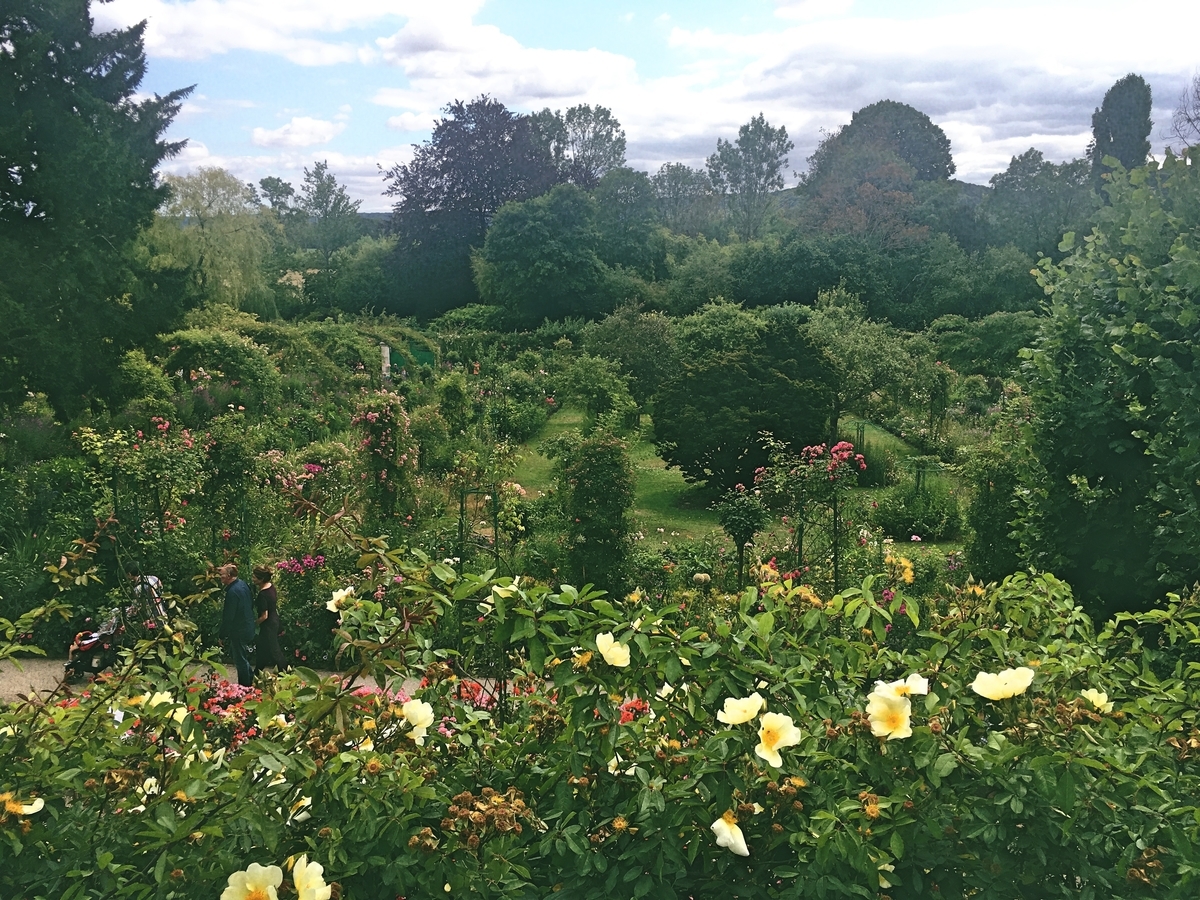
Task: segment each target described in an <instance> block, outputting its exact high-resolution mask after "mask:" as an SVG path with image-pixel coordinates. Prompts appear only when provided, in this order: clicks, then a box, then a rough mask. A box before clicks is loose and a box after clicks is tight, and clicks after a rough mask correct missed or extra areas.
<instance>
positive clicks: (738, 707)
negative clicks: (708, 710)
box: [717, 691, 767, 725]
mask: <svg viewBox="0 0 1200 900" xmlns="http://www.w3.org/2000/svg"><path fill="white" fill-rule="evenodd" d="M766 708H767V701H766V700H764V699H763V698H762V695H761V694H759V693H758V691H755V692H754V693H753V694H751V695H750V696H749V697H742V698H738V697H726V698H725V708H724V709H722V710H721V711H720V712H719V713H717V721H718V722H724V723H725V724H726V725H741V724H742V723H744V722H749V721H750V720H751V719H753V718H754V717H755V716H757V715H758V714H759V713H760V712H762V711H763V710H764V709H766Z"/></svg>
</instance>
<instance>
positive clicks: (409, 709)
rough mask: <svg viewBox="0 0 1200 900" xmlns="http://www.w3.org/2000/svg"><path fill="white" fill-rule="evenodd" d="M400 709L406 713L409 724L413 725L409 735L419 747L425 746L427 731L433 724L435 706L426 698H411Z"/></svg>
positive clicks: (405, 716)
mask: <svg viewBox="0 0 1200 900" xmlns="http://www.w3.org/2000/svg"><path fill="white" fill-rule="evenodd" d="M400 710H401V712H403V713H404V718H405V719H407V720H408V724H409V725H411V726H412V731H410V732H409V733H408V736H409V737H410V738H412V739H413V740H414V741H415V742H416V744H417V746H418V747H422V746H424V745H425V733H426V731H427V730H428V728H429V726H430V725H432V724H433V707H432V706H430V705H429V704H428V703H426V702H425V701H424V700H409V701H408V702H407V703H405V704H404V705H403V706H402V707H400Z"/></svg>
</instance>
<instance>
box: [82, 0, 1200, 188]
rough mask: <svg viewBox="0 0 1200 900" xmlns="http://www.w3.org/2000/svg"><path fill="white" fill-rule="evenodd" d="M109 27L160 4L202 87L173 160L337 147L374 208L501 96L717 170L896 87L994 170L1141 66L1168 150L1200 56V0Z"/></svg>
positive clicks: (111, 19) (493, 3)
mask: <svg viewBox="0 0 1200 900" xmlns="http://www.w3.org/2000/svg"><path fill="white" fill-rule="evenodd" d="M92 15H93V17H94V19H95V21H96V27H97V29H104V30H106V29H109V28H115V27H124V26H127V25H131V24H133V23H136V22H139V21H141V20H146V21H147V23H148V25H147V31H146V51H147V56H148V58H149V67H148V71H147V75H146V78H145V79H144V81H143V82H142V91H143V92H144V93H147V94H155V93H157V94H165V93H168V92H169V91H172V90H174V89H176V88H180V87H185V86H188V85H194V86H195V89H194V91H193V93H192V95H191V96H190V97H189V98H188V100H187V101H186V102H185V103H184V106H183V109H182V110H181V112H180V114H179V116H178V117H177V118H176V120H175V122H174V124H173V125H172V127H171V130H170V132H169V133H168V137H169V138H170V139H172V140H179V139H183V138H186V139H187V141H188V143H187V146H186V148H185V149H184V150H183V151H182V152H181V153H180V154H179V155H178V156H177V157H176V158H175V159H173V160H171V161H170V162H168V163H166V164H164V166H163V169H164V170H165V171H168V172H175V173H186V172H189V171H194V170H195V169H196V168H198V167H200V166H220V167H223V168H226V169H228V170H230V171H231V172H233V173H234V174H236V175H237V176H238V177H240V178H242V179H243V180H245V181H252V182H257V181H258V180H259V179H260V178H263V177H265V176H267V175H277V176H279V177H281V178H283V179H284V180H286V181H290V182H291V183H292V184H293V185H296V186H299V184H300V182H301V180H302V178H303V170H304V168H305V167H306V166H311V165H312V164H313V162H314V161H317V160H325V161H327V162H328V164H329V168H330V171H332V172H333V173H334V174H335V175H336V176H337V178H338V180H339V181H341V182H342V183H343V184H345V185H347V187H348V189H349V191H350V193H351V194H352V196H354V197H355V198H357V199H360V200H361V201H362V207H361V208H362V209H363V210H364V211H384V210H387V209H389V208H390V206H391V203H390V201H389V199H388V198H387V197H386V196H384V194H383V188H384V185H385V182H384V179H383V178H382V177H381V167H382V170H386V169H388V168H390V167H392V166H394V165H396V164H397V163H404V162H407V161H408V160H409V159H410V158H411V156H412V148H413V145H414V144H418V143H421V142H423V141H425V140H427V139H428V137H429V134H430V132H431V130H432V128H433V125H434V123H435V121H436V120H437V118H438V117H439V115H440V114H441V110H442V109H443V108H444V107H445V106H446V104H448V103H450V102H452V101H454V100H470V99H472V98H474V97H477V96H479V95H480V94H489V95H491V96H492V97H494V98H496V99H499V100H501V101H502V102H504V103H505V104H506V105H507V106H508V107H509V108H510V109H513V110H515V111H518V112H532V111H536V110H540V109H544V108H546V107H549V108H551V109H556V110H566V109H567V108H569V107H571V106H574V105H577V104H581V103H589V104H592V105H593V106H595V105H601V106H605V107H607V108H608V109H610V110H611V111H612V113H613V115H614V116H616V118H617V119H619V120H620V122H621V124H622V126H623V127H624V129H625V133H626V137H627V140H628V148H627V153H626V156H627V159H628V162H629V165H631V166H633V167H634V168H636V169H641V170H643V171H647V172H650V173H651V174H653V173H654V172H655V171H657V169H658V168H659V166H661V165H662V164H664V163H668V162H683V163H687V164H688V165H691V166H694V167H701V166H703V164H704V160H705V159H706V158H707V157H708V156H709V154H711V153H712V152H713V151H714V150H715V149H716V143H717V139H718V138H725V139H726V140H733V139H735V138H736V137H737V131H738V127H739V126H740V125H742V124H745V123H746V122H748V121H749V120H750V119H751V118H752V117H753V116H755V115H757V114H759V113H763V114H765V116H766V118H767V121H768V122H769V123H770V124H772V125H775V126H779V125H783V126H785V127H786V128H787V131H788V135H789V137H790V138H791V139H792V141H793V142H794V143H795V149H794V150H793V151H792V152H791V154H790V155H789V163H788V166H787V172H788V174H789V182H795V180H796V173H799V172H803V171H804V170H805V169H806V168H807V163H806V162H805V160H806V159H807V157H808V156H810V155H811V154H812V152H813V150H814V149H815V148H816V146H817V144H818V143H819V141H820V140H821V138H822V136H823V135H824V134H826V133H829V132H830V131H835V130H836V129H837V128H839V127H840V126H842V125H844V124H846V123H847V122H849V121H850V116H851V115H852V114H853V113H854V111H855V110H857V109H861V108H862V107H864V106H867V105H869V104H871V103H874V102H876V101H878V100H883V99H890V100H896V101H899V102H902V103H907V104H910V105H911V106H914V107H916V108H917V109H919V110H921V111H922V112H924V113H925V114H926V115H928V116H929V117H930V118H931V119H932V120H933V121H934V122H935V123H937V124H938V125H940V126H941V127H942V129H943V130H944V131H945V132H946V134H947V136H948V137H949V138H950V142H951V150H952V153H953V155H954V160H955V163H956V165H957V173H956V175H957V177H958V178H961V179H962V180H964V181H971V182H976V183H980V184H986V183H987V181H988V179H989V178H990V177H991V176H992V175H994V174H995V173H997V172H999V171H1002V170H1003V169H1004V168H1005V167H1006V166H1007V165H1008V163H1009V160H1010V159H1011V158H1012V157H1013V156H1014V155H1016V154H1019V153H1022V152H1024V151H1025V150H1027V149H1028V148H1029V147H1036V148H1038V149H1039V150H1041V151H1042V152H1043V153H1044V154H1045V156H1046V158H1047V159H1050V160H1053V161H1056V162H1057V161H1061V160H1064V159H1072V158H1075V157H1077V156H1081V155H1082V154H1083V153H1084V150H1085V148H1086V147H1087V143H1088V141H1089V140H1090V139H1091V116H1092V112H1093V110H1094V109H1095V108H1096V107H1097V106H1099V105H1100V103H1101V101H1102V100H1103V97H1104V92H1105V91H1106V90H1107V89H1108V88H1109V87H1111V86H1112V84H1113V83H1114V82H1115V81H1116V80H1117V79H1119V78H1121V77H1123V76H1124V75H1126V74H1128V73H1129V72H1136V73H1138V74H1140V75H1141V76H1142V77H1143V78H1145V79H1146V80H1147V82H1149V83H1150V85H1151V88H1152V90H1153V96H1154V110H1153V118H1154V123H1155V126H1154V131H1153V132H1152V134H1151V145H1152V147H1153V148H1154V152H1155V153H1156V154H1157V155H1161V153H1162V151H1163V149H1164V148H1165V147H1166V146H1167V144H1168V143H1170V136H1169V126H1170V119H1171V112H1172V110H1173V109H1174V108H1175V105H1176V103H1177V101H1178V99H1179V95H1180V93H1181V92H1182V91H1183V90H1184V88H1185V87H1186V86H1187V84H1188V83H1189V82H1190V81H1191V79H1192V77H1193V75H1194V74H1196V73H1197V72H1198V71H1200V45H1197V43H1196V41H1195V40H1194V39H1193V38H1194V35H1196V34H1197V33H1200V3H1196V2H1194V0H1160V2H1159V3H1156V4H1154V5H1153V6H1151V7H1136V6H1132V5H1131V4H1129V3H1128V2H1127V0H1122V2H1115V0H1089V2H1086V3H1080V2H1058V0H1040V2H1034V0H1007V2H1004V3H996V2H990V0H978V2H976V0H956V2H950V0H823V2H818V0H736V2H729V0H724V2H715V0H646V2H636V3H635V2H622V0H615V2H614V0H599V2H593V0H569V2H568V0H111V2H109V3H104V4H93V7H92Z"/></svg>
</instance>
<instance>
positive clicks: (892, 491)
mask: <svg viewBox="0 0 1200 900" xmlns="http://www.w3.org/2000/svg"><path fill="white" fill-rule="evenodd" d="M876 503H877V504H878V506H877V507H876V508H875V509H874V510H873V511H872V517H873V519H874V521H875V524H876V525H878V526H879V527H880V528H882V529H883V531H884V533H885V534H887V535H888V536H889V537H892V538H895V539H896V540H897V541H908V540H910V539H911V538H912V536H913V535H916V536H917V537H918V538H920V539H921V540H924V541H943V540H947V539H949V538H953V537H955V536H956V535H957V534H958V531H959V528H960V526H961V520H962V517H961V514H960V512H959V508H958V497H957V495H956V494H955V493H954V491H953V490H952V489H950V488H948V487H946V486H944V485H943V484H942V483H941V482H939V481H937V480H935V479H928V480H926V482H925V484H924V486H923V487H922V489H921V490H917V488H916V486H915V484H914V483H913V482H911V481H908V482H903V483H901V484H897V485H894V486H893V487H890V488H888V489H887V490H886V491H884V492H883V493H882V494H880V495H879V499H878V500H877V501H876Z"/></svg>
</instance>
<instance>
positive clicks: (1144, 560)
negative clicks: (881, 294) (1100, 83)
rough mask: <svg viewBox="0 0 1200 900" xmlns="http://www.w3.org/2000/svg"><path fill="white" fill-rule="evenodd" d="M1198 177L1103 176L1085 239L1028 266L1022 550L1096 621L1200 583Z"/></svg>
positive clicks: (1197, 170)
mask: <svg viewBox="0 0 1200 900" xmlns="http://www.w3.org/2000/svg"><path fill="white" fill-rule="evenodd" d="M1198 163H1200V153H1198V152H1197V151H1195V150H1191V151H1188V158H1176V157H1173V156H1168V157H1167V159H1166V161H1165V162H1164V163H1163V165H1162V166H1161V167H1159V166H1156V165H1155V164H1153V163H1151V164H1150V165H1148V166H1147V167H1144V168H1142V169H1135V170H1133V171H1132V172H1129V173H1125V172H1124V170H1122V169H1119V168H1118V169H1116V170H1114V172H1113V173H1112V175H1111V181H1110V183H1109V185H1108V187H1107V189H1106V191H1107V194H1108V197H1109V200H1110V205H1109V206H1106V207H1104V208H1102V209H1101V210H1100V211H1099V212H1098V213H1097V216H1096V219H1095V221H1094V224H1093V228H1092V233H1091V234H1090V235H1089V236H1088V238H1087V240H1086V241H1082V242H1079V243H1078V244H1075V236H1074V235H1073V234H1069V235H1067V236H1066V237H1065V238H1064V249H1070V250H1071V253H1070V254H1069V255H1068V256H1067V257H1066V258H1065V259H1064V260H1063V261H1062V262H1061V263H1059V264H1057V265H1054V264H1053V263H1052V262H1051V261H1050V260H1049V259H1044V260H1042V262H1041V263H1040V267H1041V272H1040V281H1041V283H1042V284H1043V286H1044V288H1045V290H1046V294H1047V296H1048V298H1049V301H1050V304H1051V307H1050V314H1049V316H1048V317H1046V318H1045V319H1043V322H1042V327H1041V332H1040V334H1039V336H1038V340H1037V343H1036V344H1035V346H1034V349H1033V353H1032V356H1031V358H1030V359H1029V362H1028V368H1027V372H1026V374H1027V378H1028V380H1029V385H1030V397H1031V399H1032V403H1033V415H1032V417H1031V420H1030V427H1031V429H1032V448H1033V453H1034V455H1035V457H1036V460H1037V462H1038V463H1039V464H1040V468H1041V474H1040V477H1038V478H1037V479H1035V480H1034V483H1032V484H1030V485H1029V486H1028V487H1029V490H1028V492H1027V493H1025V494H1024V495H1023V496H1024V497H1025V498H1026V500H1027V502H1028V509H1027V511H1026V513H1025V515H1024V517H1023V521H1022V523H1021V543H1022V549H1023V552H1024V554H1025V556H1026V558H1027V560H1028V561H1029V562H1030V563H1032V564H1033V565H1036V566H1037V567H1038V568H1040V569H1053V570H1054V571H1055V572H1057V573H1059V574H1060V575H1062V576H1063V577H1065V578H1067V579H1068V580H1069V581H1071V583H1072V584H1073V585H1075V587H1076V589H1077V590H1078V591H1079V594H1080V595H1081V596H1082V597H1083V598H1084V603H1085V605H1086V606H1088V607H1089V608H1090V609H1091V611H1092V612H1094V613H1097V614H1100V615H1107V614H1109V613H1111V612H1113V611H1115V610H1119V609H1132V608H1139V607H1146V606H1148V605H1150V604H1152V603H1154V602H1155V600H1156V599H1158V598H1160V597H1161V596H1162V595H1163V593H1164V592H1165V591H1168V590H1175V589H1179V588H1182V587H1185V586H1186V585H1190V584H1192V583H1193V582H1194V581H1196V579H1197V578H1200V563H1198V562H1197V560H1200V539H1198V537H1197V536H1198V535H1200V453H1198V452H1197V448H1198V447H1200V404H1198V403H1197V402H1196V399H1195V398H1196V397H1197V396H1198V395H1200V377H1198V373H1200V364H1198V360H1197V342H1196V340H1195V334H1196V326H1197V323H1200V165H1198Z"/></svg>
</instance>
